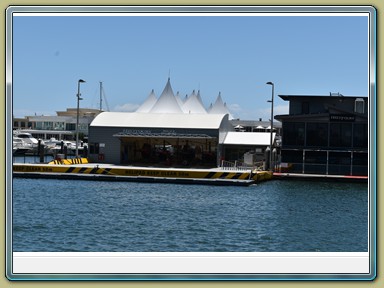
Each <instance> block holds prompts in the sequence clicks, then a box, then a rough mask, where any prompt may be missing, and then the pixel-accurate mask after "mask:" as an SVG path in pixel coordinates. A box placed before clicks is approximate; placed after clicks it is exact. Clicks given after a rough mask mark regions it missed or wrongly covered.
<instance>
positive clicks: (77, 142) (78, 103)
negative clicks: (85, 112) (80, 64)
mask: <svg viewBox="0 0 384 288" xmlns="http://www.w3.org/2000/svg"><path fill="white" fill-rule="evenodd" d="M80 83H85V81H84V80H83V79H79V81H78V82H77V114H76V158H78V157H79V106H80V100H83V98H80V95H81V94H80Z"/></svg>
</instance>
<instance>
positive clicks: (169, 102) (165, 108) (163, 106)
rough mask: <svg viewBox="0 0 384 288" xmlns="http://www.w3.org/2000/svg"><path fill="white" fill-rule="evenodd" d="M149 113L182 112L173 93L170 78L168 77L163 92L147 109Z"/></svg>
mask: <svg viewBox="0 0 384 288" xmlns="http://www.w3.org/2000/svg"><path fill="white" fill-rule="evenodd" d="M149 113H183V111H182V110H181V107H180V105H179V102H178V101H177V99H176V97H175V95H174V94H173V90H172V86H171V79H170V78H168V81H167V84H166V85H165V87H164V90H163V93H161V95H160V97H159V99H157V101H156V103H155V104H154V105H153V107H152V108H151V110H149Z"/></svg>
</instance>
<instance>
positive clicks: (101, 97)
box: [100, 81, 103, 111]
mask: <svg viewBox="0 0 384 288" xmlns="http://www.w3.org/2000/svg"><path fill="white" fill-rule="evenodd" d="M102 109H103V82H101V81H100V111H101V110H102Z"/></svg>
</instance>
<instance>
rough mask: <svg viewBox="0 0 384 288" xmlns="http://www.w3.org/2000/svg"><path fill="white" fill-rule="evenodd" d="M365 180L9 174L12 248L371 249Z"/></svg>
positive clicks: (130, 250) (99, 249) (280, 250)
mask: <svg viewBox="0 0 384 288" xmlns="http://www.w3.org/2000/svg"><path fill="white" fill-rule="evenodd" d="M367 193H368V189H367V184H356V183H335V182H326V183H324V182H304V181H269V182H265V183H261V184H258V185H254V186H250V187H216V186H200V185H176V184H149V183H122V182H116V183H115V182H96V181H95V182H91V181H70V180H68V181H67V180H46V179H14V180H13V248H14V251H94V252H105V251H109V252H149V251H156V252H173V251H181V252H185V251H194V252H199V251H202V252H205V251H210V252H219V251H229V252H238V251H239V252H240V251H244V252H266V251H267V252H272V251H278V252H293V251H300V252H311V251H327V252H334V251H335V252H336V251H346V252H349V251H351V252H352V251H367V248H368V245H367V241H368V236H367V233H368V229H367V225H368V221H367V213H368V208H367V205H368V199H367V198H368V197H367Z"/></svg>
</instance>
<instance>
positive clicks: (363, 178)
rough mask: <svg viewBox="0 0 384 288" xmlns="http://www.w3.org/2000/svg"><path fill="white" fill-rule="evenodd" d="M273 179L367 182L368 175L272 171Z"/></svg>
mask: <svg viewBox="0 0 384 288" xmlns="http://www.w3.org/2000/svg"><path fill="white" fill-rule="evenodd" d="M273 179H277V180H283V179H300V180H311V181H313V180H324V181H348V182H367V181H368V176H357V175H356V176H353V175H324V174H301V173H280V172H274V173H273Z"/></svg>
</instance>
